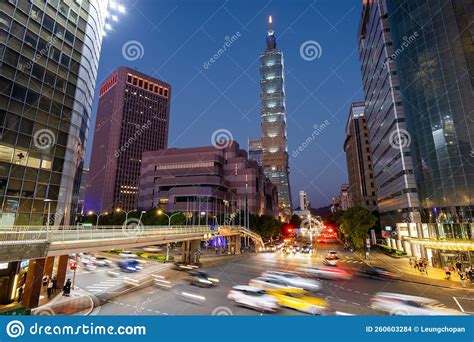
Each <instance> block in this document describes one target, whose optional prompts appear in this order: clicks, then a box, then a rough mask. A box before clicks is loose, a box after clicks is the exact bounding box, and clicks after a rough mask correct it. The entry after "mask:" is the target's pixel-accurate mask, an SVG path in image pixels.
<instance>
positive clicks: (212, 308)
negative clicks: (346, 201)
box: [76, 244, 474, 315]
mask: <svg viewBox="0 0 474 342" xmlns="http://www.w3.org/2000/svg"><path fill="white" fill-rule="evenodd" d="M329 250H338V252H339V253H340V254H341V256H342V258H341V260H340V262H339V265H338V267H340V268H345V269H348V270H355V269H357V268H359V267H361V266H362V265H363V263H362V262H361V261H360V260H358V259H357V258H356V257H355V256H354V255H352V253H350V252H346V251H342V250H341V249H340V248H339V245H326V244H323V245H320V246H319V247H318V250H317V254H318V255H317V256H316V257H314V256H313V258H311V257H309V255H306V254H297V255H292V256H285V255H282V254H280V253H268V254H252V255H247V256H240V257H232V256H229V257H225V258H224V259H221V260H220V261H219V262H216V263H211V264H210V265H207V266H204V267H203V268H202V270H204V271H206V272H207V273H208V274H209V275H210V276H212V277H216V278H219V280H220V282H219V284H218V286H216V287H214V288H209V289H202V288H198V287H195V286H192V285H190V284H189V283H188V282H187V281H186V273H184V272H179V271H175V270H172V269H170V268H169V267H168V266H165V265H159V266H147V267H146V268H145V270H143V271H141V272H144V273H145V272H151V271H153V272H154V273H155V274H159V275H160V277H164V278H162V279H164V280H165V282H168V281H169V285H170V286H172V287H171V288H166V287H159V286H156V285H151V286H146V287H144V288H141V289H137V290H136V291H133V292H129V293H126V294H123V295H119V296H115V297H114V298H111V299H106V297H105V296H104V295H105V294H106V293H107V292H109V291H113V290H114V286H119V285H120V283H123V277H124V276H126V275H123V274H121V275H120V276H119V277H117V278H114V277H110V276H109V275H108V274H107V270H106V269H98V270H97V271H96V272H92V273H89V272H83V273H81V274H78V275H77V277H76V284H77V285H78V286H80V287H81V288H83V289H85V290H87V291H90V292H92V293H95V295H96V296H98V298H99V299H101V302H102V305H101V306H100V307H99V308H97V309H96V310H95V311H94V314H98V315H210V314H213V313H214V314H222V315H225V314H228V315H230V314H233V315H261V313H260V312H256V311H254V310H251V309H247V308H242V307H236V306H234V305H233V303H232V302H231V301H229V300H228V299H227V293H228V292H229V290H230V289H231V288H232V286H235V285H242V284H248V282H249V280H250V279H252V278H255V277H257V276H259V275H260V274H261V273H262V272H263V271H266V270H286V271H295V270H296V268H298V267H304V266H320V265H321V262H322V256H323V255H325V254H326V253H327V251H329ZM134 276H139V275H138V274H136V275H134ZM321 282H322V284H323V288H322V289H321V290H320V291H319V292H318V293H314V294H313V295H315V296H318V297H321V298H325V299H326V300H327V301H328V302H329V304H330V308H331V309H332V311H333V312H337V313H338V314H349V315H380V314H384V313H381V312H377V311H374V310H373V309H371V308H370V298H371V297H372V296H373V295H374V294H375V293H377V292H380V291H384V292H395V293H400V294H409V295H415V296H422V297H427V298H433V299H437V300H439V301H440V302H442V303H444V304H445V305H446V306H447V307H449V308H452V309H456V310H460V309H461V308H462V310H464V311H465V312H468V313H474V300H472V293H471V294H470V295H471V298H469V294H467V293H466V291H463V290H450V289H446V288H439V287H434V286H430V285H421V284H414V283H409V282H403V281H385V280H375V279H369V278H361V277H353V278H352V279H350V280H347V281H327V280H322V281H321ZM166 284H168V283H166ZM91 290H92V291H91ZM183 292H185V293H187V294H191V296H196V297H192V298H199V302H200V303H199V304H195V303H190V302H189V301H185V300H183V298H182V296H180V294H181V293H183ZM186 298H190V297H189V295H188V296H187V297H186ZM299 314H301V313H299V312H296V311H293V310H290V309H282V310H280V311H278V312H277V313H275V314H274V315H299Z"/></svg>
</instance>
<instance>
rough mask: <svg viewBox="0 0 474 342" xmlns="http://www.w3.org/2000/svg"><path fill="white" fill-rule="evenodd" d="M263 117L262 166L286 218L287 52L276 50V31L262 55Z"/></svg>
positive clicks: (288, 213)
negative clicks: (276, 193) (285, 54)
mask: <svg viewBox="0 0 474 342" xmlns="http://www.w3.org/2000/svg"><path fill="white" fill-rule="evenodd" d="M260 103H261V109H260V115H261V120H262V139H261V141H262V149H263V158H262V165H263V169H264V172H265V175H266V176H267V177H268V178H269V179H270V180H271V181H272V182H273V184H275V185H276V186H277V187H278V200H279V202H280V203H279V205H280V212H281V215H280V216H281V218H282V219H285V220H287V219H289V217H290V216H291V211H292V203H291V190H290V179H289V167H288V141H287V131H286V99H285V67H284V60H283V52H282V51H280V50H278V49H277V47H276V38H275V32H274V31H273V28H272V19H271V17H270V27H269V30H268V32H267V48H266V50H265V51H264V52H263V53H262V54H261V55H260Z"/></svg>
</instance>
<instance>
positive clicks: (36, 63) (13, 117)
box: [0, 0, 108, 225]
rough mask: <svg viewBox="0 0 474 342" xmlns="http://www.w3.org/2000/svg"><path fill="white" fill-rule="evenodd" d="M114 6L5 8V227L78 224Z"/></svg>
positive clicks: (33, 1) (88, 0) (53, 1)
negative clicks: (100, 70)
mask: <svg viewBox="0 0 474 342" xmlns="http://www.w3.org/2000/svg"><path fill="white" fill-rule="evenodd" d="M107 5H108V1H107V0H106V1H104V0H47V1H46V0H2V1H1V2H0V137H1V139H0V225H10V224H16V225H28V224H31V225H43V224H45V223H46V222H47V220H48V212H50V216H49V221H50V223H51V224H70V223H72V222H73V221H74V216H75V210H76V208H77V200H78V193H79V187H80V184H81V175H82V169H83V157H84V148H85V146H86V139H87V133H88V129H89V122H90V116H91V108H92V101H93V96H94V90H95V83H96V77H97V69H98V63H99V56H100V47H101V43H102V37H103V27H104V20H105V13H106V10H107ZM45 200H47V201H45Z"/></svg>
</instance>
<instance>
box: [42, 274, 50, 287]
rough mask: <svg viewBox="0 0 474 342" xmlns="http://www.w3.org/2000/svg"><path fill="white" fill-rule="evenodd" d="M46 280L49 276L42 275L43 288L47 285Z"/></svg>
mask: <svg viewBox="0 0 474 342" xmlns="http://www.w3.org/2000/svg"><path fill="white" fill-rule="evenodd" d="M48 280H49V277H48V276H47V275H44V276H43V279H42V280H41V282H42V284H43V287H44V288H46V286H47V285H48Z"/></svg>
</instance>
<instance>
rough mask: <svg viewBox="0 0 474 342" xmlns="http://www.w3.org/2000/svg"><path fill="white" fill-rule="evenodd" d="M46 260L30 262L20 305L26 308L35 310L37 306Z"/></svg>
mask: <svg viewBox="0 0 474 342" xmlns="http://www.w3.org/2000/svg"><path fill="white" fill-rule="evenodd" d="M45 261H46V259H44V258H43V259H34V260H30V264H29V265H28V273H27V275H26V283H25V291H24V293H23V300H22V301H21V304H22V305H23V306H26V307H28V308H36V307H37V306H38V304H39V297H40V294H41V280H42V279H43V271H44V265H45Z"/></svg>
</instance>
